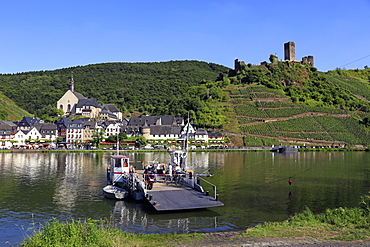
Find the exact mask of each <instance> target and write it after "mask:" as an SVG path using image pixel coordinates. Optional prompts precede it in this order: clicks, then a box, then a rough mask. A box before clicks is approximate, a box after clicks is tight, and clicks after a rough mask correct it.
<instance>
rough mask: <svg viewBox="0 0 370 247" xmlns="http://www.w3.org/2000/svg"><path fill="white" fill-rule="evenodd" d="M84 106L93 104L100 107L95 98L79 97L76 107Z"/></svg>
mask: <svg viewBox="0 0 370 247" xmlns="http://www.w3.org/2000/svg"><path fill="white" fill-rule="evenodd" d="M84 106H94V107H95V108H101V106H100V105H99V103H98V101H97V100H96V99H79V100H78V102H77V104H76V108H82V107H84Z"/></svg>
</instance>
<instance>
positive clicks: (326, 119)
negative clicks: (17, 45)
mask: <svg viewBox="0 0 370 247" xmlns="http://www.w3.org/2000/svg"><path fill="white" fill-rule="evenodd" d="M72 75H73V77H74V81H75V91H77V92H79V93H82V94H83V95H84V96H85V97H88V98H96V99H97V100H98V101H99V103H112V104H116V105H117V106H118V107H119V108H120V109H121V111H122V112H123V113H124V116H131V115H133V114H140V113H145V114H151V115H165V114H172V115H176V116H183V117H186V116H187V115H188V113H190V119H191V121H192V122H193V124H194V125H196V126H197V127H204V128H207V129H220V130H223V131H225V132H227V133H229V134H228V136H229V138H230V140H231V145H247V146H261V145H273V144H274V145H275V144H280V143H300V144H301V143H316V144H326V145H368V144H369V142H370V134H369V130H370V103H369V100H370V83H369V81H370V69H364V70H340V69H337V70H336V71H328V72H319V71H317V69H316V68H314V67H311V66H309V65H307V64H302V63H298V62H286V61H277V58H276V57H275V56H274V55H271V56H270V63H263V64H262V65H258V66H256V65H252V64H245V63H243V62H242V63H240V66H239V68H238V69H237V70H236V69H235V70H233V69H228V68H226V67H224V66H220V65H216V64H211V63H205V62H198V61H170V62H162V63H107V64H95V65H88V66H79V67H73V68H66V69H61V70H55V71H39V72H27V73H20V74H14V75H0V91H2V92H3V93H4V94H5V95H6V96H8V97H9V98H10V99H11V100H13V101H14V102H15V103H16V104H17V105H19V106H21V107H23V108H24V109H26V110H27V111H29V112H30V113H33V114H35V115H36V117H39V118H42V119H46V118H47V116H51V115H56V114H57V112H56V108H55V104H56V102H57V100H58V99H59V98H60V97H61V96H62V95H63V94H64V93H65V92H66V90H67V89H68V87H67V86H68V84H69V78H70V77H71V76H72ZM0 114H1V112H0ZM3 115H4V116H5V115H6V114H3ZM4 118H6V117H4Z"/></svg>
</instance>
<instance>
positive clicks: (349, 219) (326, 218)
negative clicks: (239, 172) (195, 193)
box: [21, 195, 370, 247]
mask: <svg viewBox="0 0 370 247" xmlns="http://www.w3.org/2000/svg"><path fill="white" fill-rule="evenodd" d="M265 238H282V239H306V238H307V239H316V240H318V241H355V240H364V241H370V196H369V195H368V196H364V197H362V198H361V202H360V206H359V207H356V208H337V209H327V210H326V211H325V212H324V213H321V214H314V213H312V212H311V211H310V210H309V209H307V210H306V211H304V212H303V213H300V214H296V215H294V216H292V217H291V218H289V219H288V220H285V221H283V222H266V223H264V224H261V225H258V226H255V227H251V228H249V229H247V230H246V231H245V232H243V233H241V234H237V235H235V234H234V235H228V234H222V233H216V234H215V233H213V234H212V233H211V234H201V233H192V234H133V233H126V232H123V231H122V230H120V229H118V228H112V227H110V226H109V224H107V222H105V221H103V220H91V219H87V220H85V221H74V220H72V221H70V222H65V223H62V222H59V221H57V220H55V219H53V220H51V221H49V222H47V223H46V224H45V225H44V226H43V227H42V228H41V229H40V230H36V231H35V232H34V234H33V235H32V236H29V237H28V238H27V239H25V240H24V242H23V243H22V244H21V246H27V247H34V246H192V245H194V246H202V245H207V244H209V242H210V241H218V243H219V241H226V242H225V243H231V244H232V243H233V242H237V243H240V242H243V241H250V240H253V241H258V239H265ZM217 239H218V240H217Z"/></svg>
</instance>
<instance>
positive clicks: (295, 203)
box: [0, 152, 370, 246]
mask: <svg viewBox="0 0 370 247" xmlns="http://www.w3.org/2000/svg"><path fill="white" fill-rule="evenodd" d="M109 155H110V154H108V153H106V154H97V153H47V154H44V153H1V154H0V246H10V245H17V244H19V243H20V242H21V241H22V240H23V239H24V238H25V237H26V236H28V235H31V234H32V233H33V232H34V231H37V229H38V227H40V226H42V225H43V224H44V223H45V222H46V221H48V220H50V219H52V218H56V219H59V220H61V221H64V220H70V219H87V218H92V219H107V220H108V221H109V222H110V223H111V224H113V225H114V226H116V227H119V228H121V229H123V230H125V231H129V232H137V233H172V232H177V233H188V232H213V231H233V230H243V229H246V228H248V227H250V226H254V225H256V224H259V223H262V222H264V221H282V220H285V219H287V218H288V217H289V216H291V215H292V214H294V213H299V212H302V211H303V210H304V209H305V208H306V207H308V208H309V209H311V210H312V211H313V212H323V211H324V210H325V209H326V208H335V207H354V206H358V203H359V201H360V197H361V196H362V195H365V194H367V193H368V192H369V189H370V182H369V181H370V180H369V178H370V166H369V164H370V153H369V152H329V153H326V152H300V153H297V154H277V153H270V152H234V153H227V152H217V153H216V152H212V153H207V152H204V153H191V154H190V157H189V163H190V164H191V166H192V167H191V168H193V169H194V170H195V172H196V173H202V172H204V171H207V170H208V169H209V170H210V171H211V173H212V174H214V176H213V177H209V178H207V180H208V181H210V182H211V183H213V184H215V185H217V193H218V194H219V198H220V201H222V202H223V203H224V204H225V206H223V207H215V208H209V209H202V210H191V211H182V212H170V213H168V212H167V213H158V212H156V211H155V210H153V209H152V207H151V205H149V204H146V203H135V202H133V201H129V200H128V201H114V200H109V199H105V198H103V197H102V188H103V187H104V185H105V184H106V167H107V164H108V162H109ZM128 156H130V157H131V161H132V162H133V163H132V164H133V165H134V166H137V168H138V169H139V168H141V166H142V163H141V161H152V160H154V159H158V160H159V161H161V162H164V163H168V162H169V156H168V154H167V153H150V152H148V153H129V154H128ZM289 178H291V180H292V183H291V185H289V183H288V179H289ZM154 186H155V185H154ZM206 189H208V188H206ZM209 189H211V188H209Z"/></svg>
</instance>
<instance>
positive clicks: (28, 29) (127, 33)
mask: <svg viewBox="0 0 370 247" xmlns="http://www.w3.org/2000/svg"><path fill="white" fill-rule="evenodd" d="M0 6H1V10H2V11H1V12H2V13H1V15H0V31H1V34H2V35H1V39H0V49H1V52H0V73H2V74H6V73H17V72H27V71H39V70H54V69H61V68H68V67H74V66H79V65H87V64H96V63H106V62H162V61H170V60H198V61H205V62H212V63H217V64H222V65H225V66H228V67H233V64H234V59H235V58H238V59H239V60H241V61H245V62H246V63H252V64H259V63H260V62H261V61H265V60H266V61H268V58H269V55H270V54H276V55H277V56H278V57H279V59H283V56H284V53H283V51H284V50H283V47H284V43H285V42H288V41H293V42H295V45H296V60H301V58H302V57H303V56H307V55H312V56H314V58H315V67H317V68H318V70H320V71H328V70H334V69H336V68H337V67H340V68H346V69H352V68H359V69H363V68H364V66H365V65H368V66H369V67H370V31H369V29H370V28H369V25H370V0H352V1H346V0H336V1H332V0H328V1H325V0H320V1H318V0H312V1H296V0H295V1H286V0H281V1H276V0H271V1H268V0H266V1H263V0H262V1H248V0H230V1H221V0H186V1H176V0H171V1H164V0H147V1H145V0H143V1H132V0H131V1H128V0H100V1H98V0H73V1H72V0H47V1H46V0H45V1H43V0H34V1H28V0H13V1H1V4H0ZM356 60H358V61H356ZM354 61H356V62H354Z"/></svg>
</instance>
